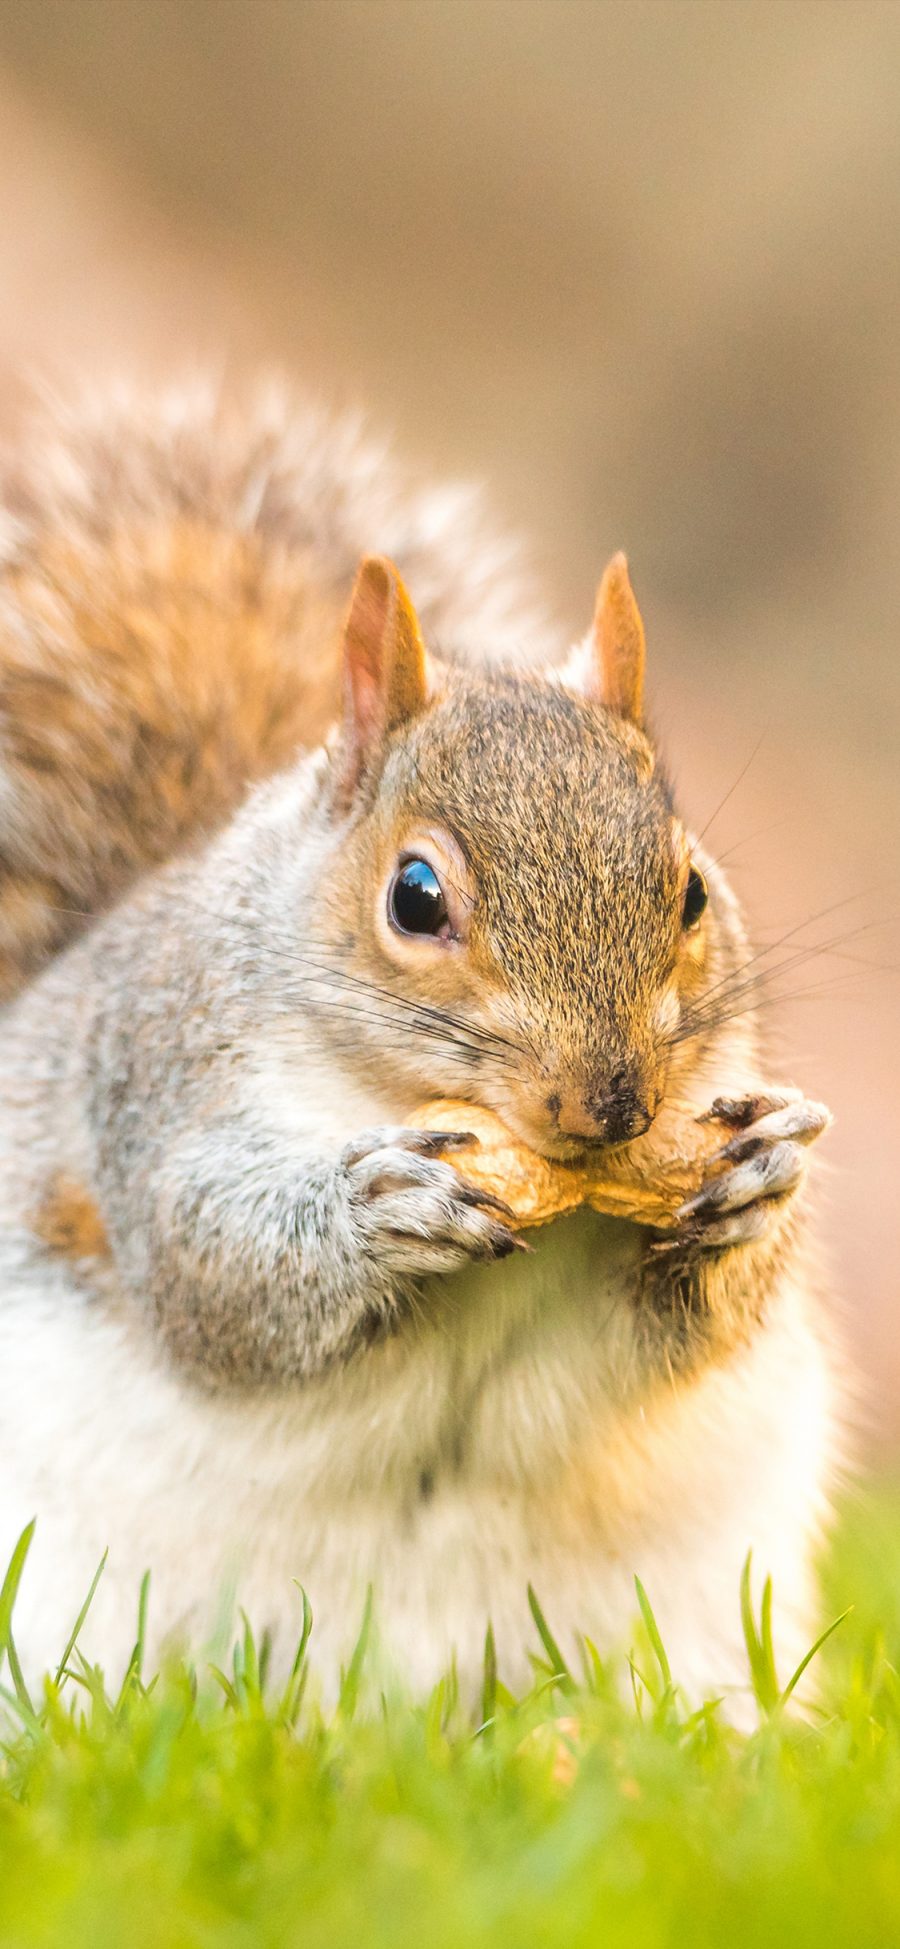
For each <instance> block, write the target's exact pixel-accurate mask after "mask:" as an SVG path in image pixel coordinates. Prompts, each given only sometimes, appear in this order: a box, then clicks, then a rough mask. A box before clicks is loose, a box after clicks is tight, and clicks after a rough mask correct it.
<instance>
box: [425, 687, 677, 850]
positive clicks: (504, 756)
mask: <svg viewBox="0 0 900 1949" xmlns="http://www.w3.org/2000/svg"><path fill="white" fill-rule="evenodd" d="M408 759H409V778H408V783H409V786H410V788H411V790H412V793H413V796H414V797H415V798H417V799H418V800H419V801H420V805H421V809H422V810H423V811H424V812H426V813H427V814H428V816H430V817H431V818H436V819H441V820H444V821H446V822H447V823H448V824H450V825H451V826H452V827H453V829H454V831H455V832H456V835H457V837H458V838H459V839H460V841H461V842H462V843H463V845H464V847H465V849H466V851H467V852H469V853H471V854H474V855H476V856H478V855H483V854H484V853H485V852H487V853H489V854H491V855H493V856H497V855H498V854H499V855H500V856H503V855H505V854H506V853H507V852H508V851H509V850H510V848H512V849H513V851H514V852H515V855H516V857H517V858H520V859H521V858H522V857H523V855H524V856H531V857H534V856H543V857H547V856H556V855H564V854H565V853H566V852H568V853H569V854H571V851H572V849H573V848H574V849H575V850H577V851H579V852H581V851H583V852H584V853H585V855H586V856H590V855H592V854H593V855H594V856H596V854H597V851H598V849H600V850H601V851H602V852H603V853H607V852H608V851H610V850H612V851H622V850H625V851H628V852H629V853H633V852H634V850H635V848H638V849H639V850H641V851H646V850H647V849H648V848H649V849H650V850H652V851H653V852H656V851H657V850H658V849H659V847H660V845H662V846H663V848H664V850H665V851H667V852H671V851H672V846H673V834H672V830H671V829H672V828H673V827H677V821H675V820H674V818H673V814H672V807H671V802H670V797H669V793H668V789H667V787H666V784H665V780H664V778H663V777H662V775H661V774H660V773H659V771H658V769H657V768H656V767H655V766H654V765H653V763H652V754H651V752H650V746H649V745H648V744H647V741H646V740H645V739H644V738H643V737H642V735H641V734H640V732H635V731H634V728H633V727H632V726H620V725H619V724H618V723H617V722H616V720H615V719H612V718H610V717H609V715H608V713H606V712H604V711H601V710H599V709H592V708H590V707H588V706H586V705H585V704H584V703H583V702H582V701H581V700H579V699H576V698H573V697H572V696H571V695H570V694H568V693H566V692H559V693H556V692H553V691H550V690H549V687H548V686H547V685H546V684H545V685H543V686H542V687H541V692H540V697H539V698H538V697H536V696H531V695H530V694H529V691H528V688H527V686H524V685H522V686H518V685H511V686H510V689H509V691H506V690H501V691H499V692H490V693H488V694H487V695H485V694H484V693H483V692H479V690H477V689H476V690H475V691H474V694H472V693H470V694H469V696H467V698H466V700H465V706H464V708H460V707H459V706H457V707H456V708H454V707H453V706H452V705H451V706H450V707H449V708H447V707H445V708H443V709H440V708H439V709H438V710H437V711H435V712H434V713H433V714H430V715H429V718H428V719H426V721H425V723H424V724H423V726H422V731H421V734H420V735H419V736H418V737H416V738H415V739H414V740H412V741H411V745H410V748H409V750H408Z"/></svg>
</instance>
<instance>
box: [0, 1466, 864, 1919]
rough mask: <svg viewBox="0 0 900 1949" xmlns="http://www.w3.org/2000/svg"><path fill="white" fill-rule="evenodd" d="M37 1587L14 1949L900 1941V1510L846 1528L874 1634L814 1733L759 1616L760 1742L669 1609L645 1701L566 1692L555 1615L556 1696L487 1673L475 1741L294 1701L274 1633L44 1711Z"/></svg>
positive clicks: (77, 1682) (350, 1679)
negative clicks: (684, 1686)
mask: <svg viewBox="0 0 900 1949" xmlns="http://www.w3.org/2000/svg"><path fill="white" fill-rule="evenodd" d="M15 1581H16V1566H15V1565H14V1566H12V1567H11V1574H10V1575H9V1577H8V1578H7V1582H6V1585H5V1587H4V1591H3V1593H2V1594H0V1645H4V1646H5V1649H6V1654H7V1656H6V1660H5V1664H4V1669H3V1672H2V1679H0V1682H2V1685H3V1688H4V1692H5V1695H6V1698H7V1709H8V1711H9V1713H10V1714H11V1713H12V1710H13V1708H12V1707H11V1706H10V1705H9V1701H10V1700H11V1699H13V1698H16V1697H17V1703H16V1707H15V1713H16V1716H17V1729H16V1730H15V1731H14V1732H13V1733H11V1734H10V1736H9V1738H8V1741H7V1745H6V1748H5V1758H4V1759H3V1762H2V1774H0V1944H2V1949H19V1945H22V1949H24V1946H25V1945H32V1944H59V1945H65V1949H80V1945H81V1944H85V1945H91V1949H94V1946H95V1945H96V1946H97V1949H104V1946H105V1945H116V1949H119V1945H123V1946H127V1949H144V1945H148V1946H149V1945H153V1949H156V1946H157V1945H158V1949H193V1945H195V1944H196V1945H207V1944H208V1945H213V1944H214V1945H216V1949H244V1945H247V1949H249V1945H254V1949H256V1946H257V1945H269V1944H276V1943H277V1944H286V1943H291V1944H293V1943H297V1944H303V1945H306V1944H310V1945H325V1944H328V1945H332V1944H334V1945H341V1949H344V1945H348V1949H357V1946H358V1949H368V1946H369V1945H373V1946H374V1949H381V1945H384V1949H406V1945H409V1949H412V1945H415V1949H431V1946H432V1945H435V1949H437V1946H438V1945H439V1946H440V1949H460V1945H470V1944H471V1945H481V1944H488V1943H489V1944H492V1945H501V1944H502V1945H504V1946H506V1945H509V1949H527V1946H528V1945H532V1944H534V1945H541V1949H544V1945H547V1946H548V1949H549V1946H550V1945H560V1949H562V1945H565V1949H580V1945H582V1944H584V1945H587V1944H591V1945H595V1944H598V1945H605V1944H611V1945H619V1944H622V1945H626V1944H627V1945H629V1949H642V1946H643V1945H661V1944H677V1945H678V1946H679V1949H702V1945H704V1944H707V1943H715V1944H717V1945H728V1949H740V1946H741V1945H744V1944H760V1945H762V1944H765V1945H767V1949H769V1946H770V1945H780V1944H788V1945H790V1949H804V1945H806V1944H809V1945H813V1944H815V1945H816V1949H820V1945H823V1944H827V1945H834V1944H848V1945H849V1944H852V1945H854V1949H856V1945H863V1944H868V1943H871V1944H873V1945H875V1944H877V1945H878V1946H879V1949H884V1945H886V1944H890V1943H893V1942H900V1680H898V1677H897V1667H898V1666H900V1498H898V1497H897V1496H896V1495H894V1494H888V1493H884V1494H882V1495H881V1496H879V1497H878V1498H873V1499H871V1500H870V1501H869V1502H868V1503H867V1504H866V1505H865V1506H862V1505H860V1506H857V1507H856V1508H855V1509H854V1510H853V1511H852V1512H850V1513H848V1515H847V1516H846V1518H845V1520H844V1523H843V1526H842V1530H841V1533H840V1535H839V1538H838V1541H837V1544H836V1546H835V1549H834V1551H833V1554H832V1557H831V1560H830V1563H829V1565H828V1568H827V1574H826V1586H827V1602H828V1605H829V1608H830V1611H831V1613H832V1615H834V1614H837V1613H838V1612H840V1611H842V1610H843V1609H844V1608H845V1607H846V1606H847V1605H848V1604H852V1605H853V1606H854V1609H853V1611H852V1613H851V1615H850V1616H848V1617H847V1618H845V1620H844V1621H843V1623H842V1624H841V1625H840V1627H839V1628H838V1629H837V1630H836V1631H835V1632H834V1634H833V1635H832V1637H831V1638H830V1639H829V1641H828V1642H827V1643H826V1644H825V1645H824V1646H823V1648H822V1649H821V1651H820V1652H819V1653H818V1654H817V1656H818V1660H819V1663H820V1667H821V1676H822V1681H823V1684H822V1709H821V1712H820V1714H819V1716H817V1717H816V1718H814V1719H812V1720H809V1719H807V1720H805V1721H802V1720H800V1719H798V1718H796V1717H792V1716H791V1713H790V1711H786V1710H785V1708H784V1705H783V1703H782V1702H781V1700H780V1696H779V1694H780V1692H781V1691H782V1690H783V1688H784V1686H785V1685H786V1683H787V1681H788V1680H789V1678H790V1676H791V1675H790V1674H785V1673H782V1674H780V1675H776V1674H775V1673H774V1671H773V1668H772V1663H771V1657H770V1654H769V1650H768V1646H767V1631H766V1603H765V1601H762V1602H761V1604H760V1605H758V1606H757V1607H755V1608H754V1606H753V1605H752V1604H749V1603H748V1594H747V1592H746V1591H745V1593H744V1602H745V1621H746V1625H747V1633H748V1639H749V1650H748V1659H749V1665H750V1669H751V1670H752V1674H753V1679H754V1683H755V1688H756V1692H757V1697H758V1699H759V1701H760V1726H759V1730H758V1731H756V1732H755V1733H753V1734H752V1735H751V1736H750V1737H747V1738H741V1737H739V1736H738V1735H737V1734H735V1733H733V1732H731V1731H730V1730H729V1729H728V1728H727V1727H726V1726H724V1725H723V1724H722V1723H721V1721H720V1718H719V1714H718V1712H717V1710H716V1708H715V1706H714V1705H711V1706H710V1707H708V1708H707V1709H706V1710H705V1711H703V1712H700V1713H695V1714H693V1715H691V1714H689V1713H688V1712H687V1711H686V1710H685V1709H684V1708H683V1706H682V1705H681V1704H680V1702H679V1698H678V1694H677V1689H675V1687H674V1686H673V1682H672V1676H671V1675H670V1674H669V1671H668V1666H667V1661H666V1653H665V1648H664V1646H663V1645H662V1644H661V1642H660V1641H659V1637H658V1633H657V1631H656V1627H655V1623H654V1620H653V1613H652V1609H651V1608H650V1602H649V1599H648V1597H647V1596H646V1595H645V1594H644V1593H643V1592H639V1593H638V1595H637V1597H636V1604H635V1611H636V1616H637V1614H638V1608H639V1605H640V1610H641V1612H642V1613H643V1621H642V1623H641V1624H640V1628H639V1630H636V1637H635V1646H636V1649H635V1665H636V1666H637V1667H638V1670H637V1671H635V1673H634V1674H633V1687H632V1696H631V1697H630V1698H629V1699H628V1701H627V1702H624V1701H623V1699H622V1697H621V1691H620V1688H619V1687H618V1685H617V1681H616V1675H615V1674H612V1673H610V1672H607V1671H606V1670H605V1669H604V1668H603V1666H602V1665H601V1663H600V1661H599V1660H597V1659H596V1657H595V1656H594V1655H593V1654H592V1652H591V1650H590V1647H587V1646H586V1647H585V1658H584V1671H583V1672H579V1674H577V1675H574V1674H567V1673H566V1672H565V1670H564V1669H563V1666H562V1660H561V1658H560V1655H559V1652H558V1649H557V1647H556V1646H555V1644H554V1641H553V1637H552V1630H551V1629H550V1626H549V1625H548V1623H547V1622H546V1620H545V1617H544V1613H543V1611H542V1609H541V1606H540V1604H539V1603H538V1602H537V1601H536V1600H535V1602H534V1604H533V1613H534V1618H535V1639H534V1644H535V1685H534V1689H533V1691H532V1692H531V1693H530V1694H529V1696H528V1697H527V1698H525V1699H522V1700H519V1701H514V1700H512V1699H511V1698H510V1697H509V1696H508V1694H507V1693H506V1692H505V1691H504V1688H503V1686H502V1683H501V1680H500V1679H499V1678H498V1676H497V1674H496V1671H495V1668H494V1661H493V1657H492V1653H491V1649H490V1647H489V1648H488V1653H487V1656H486V1661H485V1698H484V1702H483V1705H484V1711H483V1719H482V1722H481V1723H480V1724H477V1723H475V1722H473V1721H472V1720H471V1719H467V1718H466V1716H465V1714H464V1713H463V1712H462V1710H461V1708H460V1705H459V1703H458V1700H457V1699H456V1698H455V1695H454V1687H453V1683H452V1679H451V1678H448V1679H447V1680H445V1681H444V1683H443V1684H442V1685H441V1686H440V1687H439V1688H438V1690H437V1691H436V1692H435V1694H434V1695H433V1697H432V1698H431V1699H430V1700H429V1701H428V1702H427V1703H426V1704H424V1705H421V1706H412V1705H408V1704H407V1705H401V1704H392V1705H390V1706H385V1708H384V1710H383V1711H382V1713H381V1714H380V1715H376V1716H375V1717H374V1718H373V1717H371V1716H367V1715H365V1714H363V1713H361V1712H360V1711H359V1710H358V1709H357V1705H356V1693H357V1688H358V1683H359V1679H360V1669H359V1661H356V1663H355V1664H354V1666H353V1667H352V1668H351V1669H350V1670H349V1671H348V1673H347V1675H346V1680H345V1685H344V1691H343V1696H342V1700H341V1704H340V1706H339V1708H338V1709H337V1710H336V1711H335V1712H334V1713H332V1714H331V1715H329V1716H328V1717H327V1718H326V1717H323V1716H322V1715H321V1714H320V1713H319V1712H318V1711H317V1710H316V1708H315V1707H314V1705H313V1704H312V1702H311V1700H310V1697H309V1696H308V1693H307V1691H306V1689H305V1685H304V1673H305V1663H304V1657H303V1649H302V1645H301V1647H300V1654H299V1657H298V1664H297V1669H296V1672H295V1675H294V1677H293V1679H292V1680H291V1683H290V1684H289V1685H288V1686H287V1688H286V1689H283V1690H282V1691H281V1692H280V1693H278V1692H276V1691H274V1690H273V1689H272V1688H271V1687H270V1686H268V1685H267V1683H266V1677H265V1670H264V1667H265V1653H264V1650H261V1649H260V1647H258V1646H257V1645H256V1644H255V1642H254V1639H253V1637H252V1634H251V1633H250V1632H249V1630H248V1631H247V1632H246V1634H245V1636H244V1638H243V1639H242V1641H241V1642H240V1644H239V1645H238V1646H237V1649H236V1651H235V1654H234V1657H233V1659H232V1661H231V1663H230V1667H229V1670H228V1671H227V1672H225V1671H222V1672H220V1673H219V1674H218V1676H216V1675H214V1674H212V1673H211V1672H209V1671H207V1672H203V1673H201V1672H197V1673H193V1672H191V1671H189V1670H187V1669H186V1668H184V1667H182V1668H178V1669H175V1670H173V1671H170V1672H168V1673H167V1674H165V1675H164V1676H163V1677H161V1678H159V1679H157V1680H156V1681H155V1682H149V1681H148V1679H147V1677H146V1675H145V1674H144V1673H143V1672H142V1670H141V1664H142V1653H141V1643H140V1640H141V1637H142V1628H141V1629H139V1632H138V1644H137V1646H136V1653H135V1658H134V1660H133V1662H132V1668H131V1671H130V1674H129V1677H128V1678H127V1680H126V1682H125V1685H124V1687H123V1688H122V1690H121V1692H120V1694H119V1695H118V1696H117V1697H116V1698H111V1697H110V1696H109V1695H108V1693H107V1691H106V1688H105V1687H104V1684H103V1681H102V1678H101V1677H100V1675H99V1674H98V1673H96V1672H93V1671H90V1670H88V1669H87V1668H86V1667H84V1666H83V1665H81V1664H80V1663H79V1658H78V1652H77V1647H75V1648H70V1650H69V1651H68V1653H67V1656H66V1660H65V1661H64V1662H65V1664H66V1668H67V1671H68V1672H69V1673H70V1674H71V1675H70V1676H66V1675H65V1673H63V1674H62V1675H61V1676H60V1679H59V1681H58V1682H53V1683H48V1685H47V1688H46V1693H45V1696H44V1697H42V1698H41V1699H40V1700H35V1699H29V1698H28V1696H27V1694H26V1692H25V1688H24V1684H23V1682H22V1680H21V1674H20V1672H19V1670H18V1661H17V1658H16V1650H15V1644H14V1642H11V1633H10V1616H11V1614H12V1612H13V1608H14V1607H13V1604H12V1599H13V1597H14V1586H15ZM650 1596H651V1597H652V1593H650ZM740 1601H741V1596H740V1593H739V1592H737V1591H736V1592H735V1604H736V1605H737V1604H738V1603H739V1602H740ZM776 1601H777V1593H776ZM299 1608H300V1605H299V1598H298V1614H299ZM551 1622H552V1619H551ZM308 1624H309V1620H308V1618H307V1619H306V1620H305V1622H304V1632H305V1630H306V1629H307V1628H308ZM314 1628H315V1626H314V1625H313V1629H314ZM64 1640H65V1630H64V1629H63V1630H62V1631H61V1647H60V1648H61V1650H62V1649H63V1646H64ZM10 1653H11V1661H10ZM363 1663H364V1648H363ZM261 1666H262V1667H263V1669H262V1670H261V1669H260V1667H261ZM674 1679H675V1681H677V1673H675V1674H674ZM17 1695H18V1696H17ZM561 1718H562V1719H564V1720H569V1721H576V1722H577V1724H576V1725H575V1728H574V1730H573V1731H571V1732H569V1733H567V1732H565V1731H563V1732H560V1730H559V1728H558V1725H557V1723H556V1722H557V1721H559V1720H560V1719H561ZM567 1763H568V1764H567ZM566 1771H568V1773H569V1774H570V1775H571V1777H570V1778H569V1779H568V1780H566V1779H564V1778H561V1777H560V1775H561V1773H565V1772H566Z"/></svg>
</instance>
